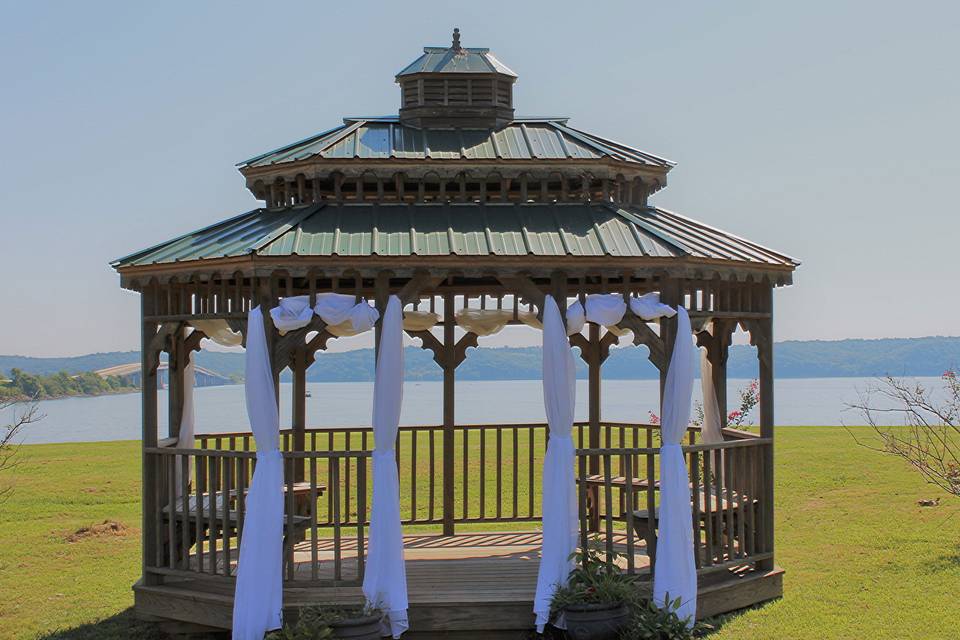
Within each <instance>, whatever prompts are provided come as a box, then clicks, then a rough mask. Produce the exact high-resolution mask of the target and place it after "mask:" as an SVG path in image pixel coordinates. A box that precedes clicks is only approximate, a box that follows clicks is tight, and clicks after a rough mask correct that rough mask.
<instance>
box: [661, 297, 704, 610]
mask: <svg viewBox="0 0 960 640" xmlns="http://www.w3.org/2000/svg"><path fill="white" fill-rule="evenodd" d="M676 336H677V339H676V342H675V344H674V347H673V355H672V356H671V357H670V368H669V369H668V370H667V379H666V383H665V385H664V390H663V411H662V413H663V415H662V417H661V429H662V431H661V437H662V439H663V444H662V446H661V447H660V526H659V534H658V536H657V558H656V565H655V567H654V577H653V598H654V602H655V604H656V605H657V606H660V607H663V606H664V605H665V603H667V602H673V601H674V600H676V599H678V598H679V600H680V606H679V608H678V610H677V615H678V616H679V617H680V618H681V619H686V620H687V622H688V624H693V621H694V619H695V616H696V612H697V567H696V564H695V562H694V557H693V515H692V513H691V505H690V484H689V483H690V479H689V477H688V475H687V466H686V463H685V461H684V457H683V446H682V443H683V437H684V434H685V433H686V431H687V425H688V424H689V423H690V401H691V398H692V395H693V374H694V362H693V359H694V356H693V348H694V347H693V336H692V334H691V331H690V318H689V317H688V316H687V311H686V309H684V308H683V306H678V307H677V333H676Z"/></svg>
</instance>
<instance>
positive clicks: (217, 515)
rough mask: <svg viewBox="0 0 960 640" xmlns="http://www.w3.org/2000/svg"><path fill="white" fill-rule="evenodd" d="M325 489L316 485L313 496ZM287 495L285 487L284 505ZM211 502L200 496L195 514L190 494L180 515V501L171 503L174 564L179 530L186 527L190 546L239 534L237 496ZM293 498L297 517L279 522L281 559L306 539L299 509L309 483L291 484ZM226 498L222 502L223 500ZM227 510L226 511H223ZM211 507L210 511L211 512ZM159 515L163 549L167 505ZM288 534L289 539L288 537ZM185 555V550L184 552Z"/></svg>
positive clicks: (179, 556)
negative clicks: (315, 491) (281, 540)
mask: <svg viewBox="0 0 960 640" xmlns="http://www.w3.org/2000/svg"><path fill="white" fill-rule="evenodd" d="M325 489H326V487H325V486H323V485H319V484H318V485H317V496H318V497H319V496H322V495H323V493H324V491H325ZM248 491H249V489H245V490H244V496H246V494H247V492H248ZM287 492H288V485H286V484H285V485H283V493H284V504H286V495H287ZM215 495H216V498H215V502H214V503H211V501H210V500H211V495H210V494H209V493H203V494H201V496H200V503H201V504H200V506H201V507H202V508H201V509H200V510H199V512H198V509H197V506H198V505H197V498H196V495H194V494H191V495H189V496H188V497H187V512H186V514H184V508H183V507H184V505H183V498H182V497H179V498H177V499H176V500H174V505H173V510H172V511H173V514H172V516H173V521H174V532H175V533H174V542H173V544H174V545H176V547H177V549H178V550H179V551H180V553H178V554H177V555H176V558H177V561H180V560H181V559H182V557H183V556H182V552H183V549H182V548H181V547H182V545H181V544H180V541H181V540H182V536H183V526H184V524H186V526H187V539H188V540H189V543H190V546H191V547H192V546H193V545H195V544H197V541H198V540H200V537H201V535H207V536H208V537H217V536H218V535H220V534H222V533H223V531H224V529H227V530H229V532H230V535H231V536H233V537H238V535H239V533H240V525H241V523H240V518H239V515H238V513H237V509H236V506H235V505H236V502H237V498H238V495H239V494H238V493H237V491H236V490H231V491H228V492H227V493H226V494H224V493H223V492H220V493H217V494H215ZM293 497H294V501H295V503H294V504H295V507H294V508H295V509H296V510H297V513H294V514H289V513H286V510H285V512H284V514H283V515H284V518H283V555H284V557H285V558H286V557H288V554H289V552H290V551H291V548H292V546H293V545H294V544H296V543H297V542H298V541H300V540H303V539H304V538H305V536H306V532H307V531H308V530H309V529H310V525H311V522H310V516H309V515H304V514H303V513H300V511H301V510H302V509H303V507H302V506H301V505H303V504H305V503H306V501H307V500H309V498H310V483H309V482H295V483H294V484H293ZM224 498H226V500H225V499H224ZM227 506H229V507H230V508H229V509H227V508H226V507H227ZM211 507H214V508H211ZM162 512H163V532H164V538H165V539H164V545H165V546H166V545H168V544H170V540H168V539H166V538H169V523H170V518H171V508H170V505H169V504H168V505H167V506H165V507H164V508H163V509H162ZM198 518H199V525H200V526H199V531H198V527H197V520H198ZM291 534H292V535H291ZM187 553H189V549H188V550H187Z"/></svg>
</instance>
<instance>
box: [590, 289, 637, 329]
mask: <svg viewBox="0 0 960 640" xmlns="http://www.w3.org/2000/svg"><path fill="white" fill-rule="evenodd" d="M626 312H627V303H626V302H624V300H623V296H622V295H619V294H616V293H593V294H590V295H589V296H587V321H589V322H595V323H596V324H599V325H601V326H604V327H609V326H612V325H615V324H617V323H618V322H620V321H621V320H623V314H625V313H626Z"/></svg>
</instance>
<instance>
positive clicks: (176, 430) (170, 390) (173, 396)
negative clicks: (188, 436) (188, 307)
mask: <svg viewBox="0 0 960 640" xmlns="http://www.w3.org/2000/svg"><path fill="white" fill-rule="evenodd" d="M184 332H185V330H184V329H180V330H178V331H177V332H176V333H174V334H173V335H172V336H170V338H169V339H168V340H169V344H170V350H169V353H168V355H167V436H168V437H170V438H179V437H180V423H181V422H182V420H183V390H184V389H183V388H184V379H185V376H184V369H185V368H186V366H187V357H188V356H189V354H188V353H187V350H186V349H185V348H184V344H183V337H184V336H183V334H184Z"/></svg>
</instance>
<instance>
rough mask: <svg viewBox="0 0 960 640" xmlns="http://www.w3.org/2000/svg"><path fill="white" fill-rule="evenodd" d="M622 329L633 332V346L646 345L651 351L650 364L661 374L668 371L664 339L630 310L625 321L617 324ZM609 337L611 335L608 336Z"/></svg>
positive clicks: (624, 318) (625, 316)
mask: <svg viewBox="0 0 960 640" xmlns="http://www.w3.org/2000/svg"><path fill="white" fill-rule="evenodd" d="M617 326H618V327H620V328H621V329H629V330H630V331H632V332H633V344H634V345H636V346H640V345H641V344H642V345H645V346H646V347H647V349H649V351H650V355H649V356H648V358H649V360H650V362H652V363H653V365H654V366H655V367H656V368H657V369H659V370H660V371H661V372H663V371H666V370H667V366H668V364H669V363H668V362H667V356H666V347H665V346H664V344H663V338H661V337H660V336H658V335H657V334H656V333H655V332H654V330H653V329H651V328H650V327H649V325H647V323H646V322H645V321H644V320H643V319H641V318H639V317H638V316H636V315H635V314H634V313H633V312H632V311H630V310H629V309H628V310H627V313H626V314H624V316H623V320H621V321H620V322H619V324H617ZM608 335H609V334H608Z"/></svg>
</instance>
